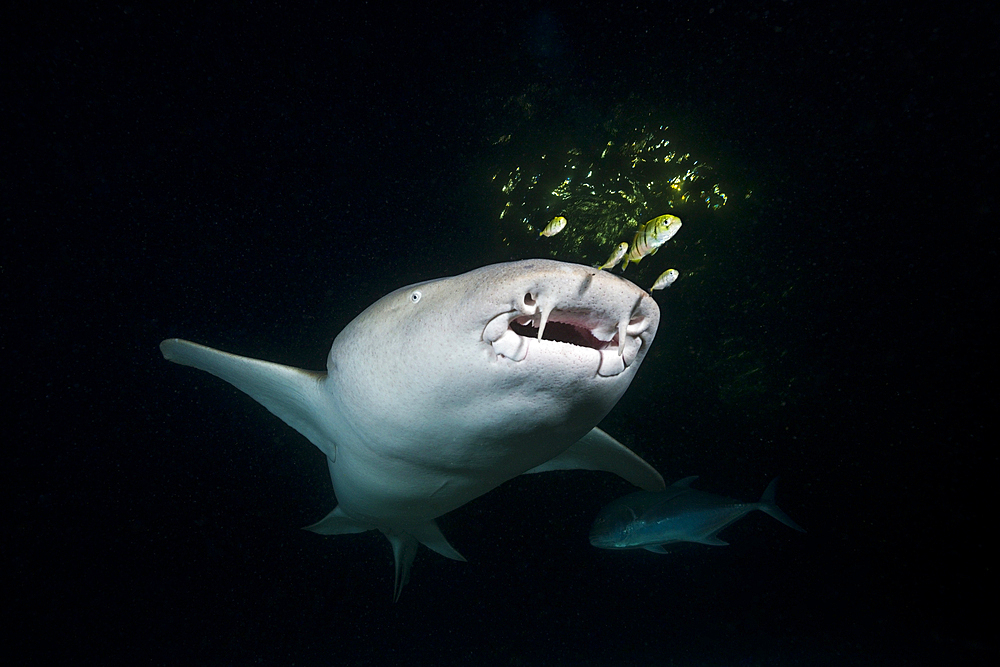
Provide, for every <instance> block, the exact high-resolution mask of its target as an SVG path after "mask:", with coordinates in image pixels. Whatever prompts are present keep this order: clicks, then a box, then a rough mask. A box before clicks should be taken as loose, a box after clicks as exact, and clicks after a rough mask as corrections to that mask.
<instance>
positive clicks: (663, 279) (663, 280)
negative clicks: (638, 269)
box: [649, 269, 681, 294]
mask: <svg viewBox="0 0 1000 667" xmlns="http://www.w3.org/2000/svg"><path fill="white" fill-rule="evenodd" d="M680 275H681V273H680V271H678V270H677V269H667V270H666V271H664V272H663V273H661V274H660V277H659V278H657V279H656V282H655V283H653V286H652V287H650V288H649V293H650V294H652V293H653V291H654V290H658V289H663V288H664V287H670V286H671V285H673V284H674V281H675V280H677V278H679V277H680Z"/></svg>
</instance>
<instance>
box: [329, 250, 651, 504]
mask: <svg viewBox="0 0 1000 667" xmlns="http://www.w3.org/2000/svg"><path fill="white" fill-rule="evenodd" d="M658 323H659V308H658V307H657V305H656V302H655V301H654V300H653V299H652V298H650V296H649V295H648V294H647V293H646V292H645V291H643V290H642V289H640V288H638V287H636V286H635V285H633V284H632V283H631V282H629V281H627V280H624V279H623V278H620V277H618V276H615V275H613V274H610V273H607V272H605V271H598V270H596V269H593V268H591V267H587V266H580V265H574V264H566V263H563V262H557V261H553V260H542V259H535V260H525V261H520V262H510V263H506V264H496V265H492V266H486V267H483V268H480V269H477V270H474V271H471V272H469V273H466V274H463V275H460V276H455V277H451V278H443V279H440V280H431V281H427V282H423V283H418V284H415V285H410V286H408V287H404V288H402V289H399V290H396V291H395V292H392V293H390V294H388V295H387V296H385V297H384V298H382V299H380V300H379V301H377V302H376V303H375V304H373V305H372V306H371V307H369V308H368V309H367V310H365V311H364V312H363V313H362V314H361V315H359V316H358V317H357V318H356V319H355V320H354V321H353V322H351V323H350V324H349V325H348V326H347V327H346V328H345V329H344V330H343V331H342V332H341V334H340V335H339V336H338V337H337V339H336V340H335V341H334V344H333V347H332V349H331V350H330V356H329V360H328V373H329V382H330V383H331V385H337V386H338V387H339V388H338V389H335V390H334V391H333V393H334V394H336V395H337V396H339V397H340V401H341V402H342V410H343V413H344V415H345V417H346V419H347V421H349V422H350V423H352V424H354V425H355V426H354V429H353V430H354V431H355V432H356V433H371V434H372V437H373V438H375V437H378V438H380V439H381V441H382V444H381V445H380V446H379V450H380V451H381V452H385V451H386V445H385V439H384V438H383V437H382V435H381V434H383V433H385V432H391V433H393V434H394V436H393V443H392V445H391V447H392V448H393V450H394V451H396V453H397V454H398V455H399V456H401V457H404V458H407V459H408V460H411V461H412V460H413V459H414V458H424V456H423V452H425V451H426V450H427V448H428V446H429V445H431V444H432V443H433V447H434V452H435V453H434V456H433V461H427V462H426V465H432V466H438V465H440V461H441V460H442V457H443V458H444V460H448V461H451V462H454V464H455V466H454V467H455V468H457V469H460V470H462V471H463V472H462V473H461V475H460V476H463V475H469V476H471V477H472V478H474V479H469V480H468V481H469V484H470V487H472V488H470V491H471V490H472V489H473V488H475V487H479V486H481V485H482V484H485V483H488V484H491V485H493V486H495V485H496V484H499V483H500V482H502V481H504V480H506V479H510V478H511V477H514V476H516V475H519V474H521V473H523V472H524V471H525V470H528V469H530V468H532V467H534V466H536V465H539V464H541V463H543V462H545V461H547V460H549V459H551V458H552V457H553V456H554V455H556V454H558V453H559V452H561V451H563V450H565V449H566V448H567V447H568V446H569V445H570V444H572V443H573V442H575V441H576V440H578V439H579V438H580V437H582V436H583V435H584V434H586V433H587V432H588V431H589V430H590V429H591V428H593V427H594V426H595V425H596V424H597V422H598V421H600V420H601V419H602V418H603V417H604V416H605V415H606V414H607V413H608V411H610V410H611V408H612V407H613V406H614V405H615V403H616V402H617V401H618V399H619V398H621V396H622V394H623V393H624V392H625V390H626V389H627V388H628V386H629V383H630V382H631V381H632V378H633V377H634V376H635V372H636V370H637V369H638V367H639V365H640V363H641V362H642V360H643V358H644V356H645V355H646V352H647V351H648V349H649V346H650V343H651V342H652V340H653V337H654V336H655V334H656V329H657V325H658ZM370 418H374V419H376V420H377V421H376V422H375V423H367V420H368V419H370ZM376 433H378V436H376ZM373 446H374V445H370V446H369V448H370V447H373ZM512 454H513V455H512ZM457 483H458V482H457V480H456V479H454V478H453V479H452V481H451V485H452V486H455V485H456V484H457ZM476 495H478V494H476ZM464 496H465V494H456V496H455V498H454V499H453V500H452V501H450V502H447V503H444V504H442V505H441V507H440V512H439V513H443V512H445V511H448V510H450V509H453V508H454V507H457V506H458V505H461V504H463V503H465V502H467V501H468V500H470V499H471V498H469V497H464ZM437 497H438V498H439V499H440V500H442V501H443V500H444V496H443V494H438V495H437ZM358 509H359V511H360V509H361V508H358ZM435 511H437V510H435Z"/></svg>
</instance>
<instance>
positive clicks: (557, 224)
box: [538, 215, 566, 236]
mask: <svg viewBox="0 0 1000 667" xmlns="http://www.w3.org/2000/svg"><path fill="white" fill-rule="evenodd" d="M565 227H566V218H564V217H562V216H561V215H557V216H556V217H554V218H552V221H551V222H550V223H549V224H547V225H545V229H543V230H542V231H540V232H538V235H539V236H555V235H556V234H558V233H559V232H561V231H562V230H563V229H564V228H565Z"/></svg>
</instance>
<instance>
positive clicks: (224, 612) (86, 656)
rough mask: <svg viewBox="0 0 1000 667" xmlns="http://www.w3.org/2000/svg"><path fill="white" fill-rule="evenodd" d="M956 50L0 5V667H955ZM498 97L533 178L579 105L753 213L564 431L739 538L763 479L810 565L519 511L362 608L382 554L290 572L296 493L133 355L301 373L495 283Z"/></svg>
mask: <svg viewBox="0 0 1000 667" xmlns="http://www.w3.org/2000/svg"><path fill="white" fill-rule="evenodd" d="M338 4H339V3H338ZM814 5H815V6H814ZM988 6H989V5H988V3H968V4H959V5H955V6H953V7H948V8H942V7H934V8H933V9H932V8H927V9H915V8H908V7H891V6H889V5H884V4H879V5H877V6H875V5H874V4H873V3H861V2H857V3H854V2H836V3H827V5H826V6H824V7H819V6H818V3H798V2H765V3H753V5H752V6H750V5H748V4H743V3H727V2H719V3H697V2H686V3H685V2H679V3H659V4H656V5H653V4H649V5H647V4H643V5H640V6H635V5H633V4H629V5H619V4H614V3H611V4H598V3H594V4H580V5H573V6H570V5H555V4H550V5H540V4H536V3H511V4H509V5H504V6H498V5H493V4H491V5H484V6H476V5H474V4H466V5H463V6H461V7H460V8H456V9H446V8H444V6H438V7H437V8H435V9H424V8H414V7H410V8H400V7H395V8H378V7H372V6H368V5H365V4H363V3H354V4H352V5H350V6H349V7H348V6H344V7H339V6H336V5H335V3H317V4H284V5H271V4H252V5H246V6H244V5H243V4H240V3H227V4H221V3H220V4H205V3H171V4H170V5H169V6H166V5H164V6H162V7H156V6H148V5H140V4H100V3H98V4H94V5H91V6H88V7H86V8H84V7H82V6H81V7H78V8H76V9H66V8H63V9H56V8H54V7H51V6H50V7H40V6H37V5H35V4H34V3H14V7H13V9H11V8H10V7H8V8H7V9H6V10H4V12H3V15H2V17H0V18H2V22H0V26H2V27H0V34H2V35H3V38H2V40H0V58H2V60H0V85H2V89H0V93H2V97H0V112H2V120H3V125H2V133H0V156H2V164H0V177H2V182H0V188H2V190H0V193H2V197H0V214H2V218H3V222H4V231H3V236H2V239H3V240H2V248H0V276H2V280H3V290H2V295H0V298H2V306H3V313H4V318H3V325H2V336H3V342H2V347H3V352H4V358H5V360H6V361H5V366H6V368H7V372H6V373H5V376H6V380H7V381H6V382H5V387H6V388H5V394H6V400H5V402H6V403H7V405H8V414H9V415H10V416H9V417H8V418H7V420H6V428H5V432H6V437H5V438H4V440H5V442H6V447H5V451H6V453H7V460H6V464H5V465H4V469H5V471H7V472H9V479H8V482H7V488H9V489H11V491H12V494H11V495H12V498H11V505H10V507H11V511H10V515H11V516H12V517H13V520H12V521H11V526H10V530H9V531H8V534H7V537H6V538H5V539H4V545H5V546H4V549H3V552H4V555H5V559H7V560H8V561H9V565H8V566H7V567H6V568H5V570H6V573H7V577H6V579H7V580H8V582H9V584H10V586H11V588H12V593H13V595H12V599H13V602H12V603H8V604H7V605H6V611H7V614H8V620H7V622H6V623H5V625H6V629H7V631H8V632H9V633H10V636H11V638H12V641H11V642H10V644H9V647H10V651H11V652H12V653H13V654H15V655H18V654H19V655H20V656H22V657H20V658H19V659H18V661H19V662H22V663H42V662H45V663H50V662H51V661H52V660H54V659H64V660H67V661H72V662H73V663H75V664H79V663H88V662H90V663H97V664H247V663H251V662H257V663H264V664H300V665H301V664H376V663H380V664H396V663H399V662H401V661H403V660H406V661H408V662H418V663H424V662H426V663H428V664H431V663H433V664H497V665H530V664H544V665H549V664H578V665H582V664H587V665H590V664H593V665H604V664H663V665H702V664H706V665H711V664H735V665H757V664H802V665H818V664H831V665H834V664H852V665H853V664H859V665H861V664H864V665H868V664H891V665H895V664H944V663H951V664H958V663H963V664H993V663H994V662H995V661H996V659H997V657H998V656H997V644H996V639H995V630H996V628H995V626H996V623H995V615H994V614H992V612H991V611H988V610H989V609H990V608H991V607H990V605H992V604H993V600H994V599H995V597H996V569H995V552H996V550H995V548H990V547H988V546H987V543H988V541H990V540H992V534H993V533H994V532H995V527H996V521H995V518H994V516H995V508H996V501H995V496H994V494H993V493H992V489H993V485H994V484H995V480H996V472H997V465H996V454H995V445H996V429H995V427H994V426H993V423H994V420H995V418H996V414H997V410H998V407H1000V406H998V400H997V386H996V381H995V377H996V375H995V371H996V354H995V346H996V327H995V325H994V324H992V320H993V317H994V316H995V314H996V289H995V273H996V244H997V232H996V229H997V226H996V218H997V216H996V190H995V184H996V183H997V173H996V165H997V153H996V148H997V130H996V124H995V121H994V120H993V118H994V116H995V115H996V114H997V111H998V109H997V107H998V104H997V93H998V90H997V62H998V41H997V37H996V35H997V34H998V29H1000V20H998V13H997V11H996V10H994V9H992V8H989V9H988V8H987V7H988ZM529 91H530V93H531V94H534V95H539V96H541V97H543V98H544V99H545V100H547V103H546V106H545V112H544V113H542V114H540V117H539V118H537V119H535V120H534V121H533V122H537V123H539V124H541V126H543V127H546V128H556V129H555V130H554V131H556V132H562V133H565V134H566V135H567V136H569V137H573V138H576V137H584V136H587V132H588V129H590V128H593V127H594V126H595V125H596V124H598V123H600V122H601V119H603V118H606V117H607V113H608V110H609V109H611V108H612V107H614V106H615V105H622V104H625V105H628V104H636V105H642V106H644V107H645V108H654V109H656V110H657V112H658V113H660V114H662V117H663V118H664V119H666V120H665V122H669V124H670V125H671V126H672V127H674V128H677V129H678V131H679V132H681V133H682V134H684V135H686V137H687V138H688V141H689V142H690V145H691V146H694V147H695V148H696V149H697V150H699V151H701V152H702V153H703V154H706V155H710V156H712V159H713V161H714V162H715V163H717V165H718V166H719V170H720V172H721V173H724V174H727V175H728V177H729V178H730V180H731V182H732V183H734V184H736V185H737V186H738V188H743V189H752V190H753V191H754V194H753V196H752V197H751V198H750V199H747V200H744V201H737V200H738V199H739V198H738V197H736V198H734V201H733V203H732V205H731V206H729V207H728V209H727V210H726V211H725V212H724V213H723V214H722V215H721V217H720V218H719V220H720V222H719V223H718V224H719V229H720V230H721V229H722V227H723V225H725V226H726V228H727V229H729V230H730V231H728V232H726V233H723V232H722V231H717V232H716V233H715V234H714V235H712V234H709V233H708V232H707V231H706V232H705V238H706V239H707V240H706V243H707V244H709V247H710V248H711V251H712V252H713V253H715V254H714V256H715V257H716V258H717V264H718V265H719V266H721V267H725V268H726V272H725V273H720V274H719V276H718V278H717V280H716V281H715V282H714V283H712V282H702V283H697V284H696V283H695V282H693V281H692V282H691V283H690V284H689V285H690V286H688V287H686V286H685V285H684V281H683V280H681V281H679V282H678V284H677V285H676V286H675V287H673V288H671V289H670V290H668V292H669V294H663V295H658V297H657V298H658V301H659V302H660V303H661V307H662V308H663V311H664V318H665V319H664V325H663V326H662V327H661V330H660V333H659V334H658V336H657V340H656V343H655V344H654V348H653V353H651V354H650V356H649V357H648V358H647V360H646V362H645V364H644V366H643V368H642V370H641V371H640V372H639V374H638V377H637V379H636V381H635V382H634V383H633V385H632V388H631V389H630V391H629V393H628V394H626V397H625V398H624V399H623V400H622V402H621V403H620V404H619V406H618V407H617V408H616V409H615V411H613V412H612V414H611V416H609V418H608V419H607V420H606V422H605V423H604V425H603V426H604V427H605V428H606V430H608V431H609V432H611V433H612V434H613V435H615V436H616V437H618V438H620V439H621V440H622V441H623V442H626V443H627V444H629V445H630V446H633V447H634V448H635V449H636V450H637V451H639V452H640V453H641V454H642V455H643V456H644V457H645V458H647V460H649V461H650V462H651V463H653V464H654V465H656V466H657V467H658V468H659V469H660V470H661V471H662V472H663V474H664V476H665V477H666V478H667V479H668V480H674V479H677V478H680V477H683V476H686V475H691V474H698V475H701V476H702V477H701V480H700V481H699V486H700V487H701V488H704V489H706V490H709V491H713V492H717V493H722V494H725V495H731V496H734V497H737V498H741V499H746V500H751V499H754V498H756V497H757V496H758V494H759V493H760V492H761V490H762V489H763V487H764V486H765V485H766V483H767V481H768V480H769V479H770V478H771V477H773V476H776V475H779V474H780V475H781V476H782V483H781V486H780V488H779V503H780V504H781V506H782V507H783V508H784V509H785V510H786V511H787V512H788V513H789V514H790V515H791V516H792V517H793V518H795V519H796V520H797V521H798V522H799V523H801V524H802V525H803V526H805V527H806V528H807V530H808V533H806V534H805V535H800V534H797V533H793V532H792V531H789V530H787V529H786V528H784V527H783V526H781V525H780V524H777V523H776V522H774V521H773V520H771V519H769V518H768V517H766V516H764V515H762V514H755V515H751V516H748V517H747V518H746V519H744V520H743V521H742V522H740V523H739V524H736V525H735V526H733V527H732V528H730V529H728V531H727V532H726V533H725V534H724V535H723V537H724V538H725V539H728V540H729V541H730V542H731V546H729V547H725V548H721V547H720V548H710V547H703V548H696V547H692V548H691V549H689V550H687V551H685V552H681V553H678V554H672V555H670V556H657V555H654V554H651V553H648V552H645V551H637V552H605V551H598V550H596V549H593V548H591V547H590V546H589V544H587V541H586V534H587V529H588V526H589V524H590V521H591V520H592V518H593V516H594V515H595V513H596V512H597V510H598V509H599V508H600V507H601V506H602V505H603V504H605V503H606V502H608V501H610V500H611V499H613V498H615V497H617V496H619V495H622V494H624V493H626V492H628V491H629V490H630V489H629V488H628V486H627V485H626V484H624V483H623V482H621V481H620V480H617V479H610V478H607V477H606V476H601V475H598V474H595V473H582V472H581V473H553V474H550V475H544V476H543V475H539V476H531V477H529V478H524V479H518V480H514V481H512V482H511V483H509V484H507V485H505V486H504V487H501V488H500V489H497V490H496V491H494V492H492V493H490V494H487V495H485V496H483V497H482V498H480V499H477V500H476V501H474V502H473V503H470V504H469V505H467V506H465V507H463V508H461V509H459V510H457V511H455V512H453V513H452V514H450V515H448V516H445V517H443V518H442V520H441V522H440V523H441V525H442V528H443V530H444V532H445V534H446V535H448V537H449V539H450V540H451V542H452V543H453V544H454V545H455V546H456V548H458V549H459V550H460V551H461V552H463V554H464V555H465V556H466V557H467V558H468V560H469V562H468V563H457V562H452V561H448V560H446V559H443V558H440V557H439V556H437V555H436V554H433V553H431V552H429V551H427V550H426V549H422V550H421V552H420V554H419V555H418V558H417V561H416V563H415V565H414V570H413V576H412V580H411V583H410V584H409V586H408V587H407V588H406V590H405V592H404V593H403V596H402V598H401V600H400V601H399V602H398V603H396V604H393V603H392V602H391V592H392V589H391V576H392V569H391V554H390V551H389V549H388V547H387V544H386V543H385V541H384V540H383V539H382V538H381V537H380V536H377V535H376V534H373V533H372V534H366V535H354V536H342V537H337V538H320V537H318V536H316V535H313V534H311V533H306V532H304V531H301V530H299V529H298V527H299V526H303V525H307V524H309V523H312V522H314V521H316V520H318V519H319V518H320V517H322V516H323V515H325V513H326V512H327V511H329V509H331V508H332V506H333V496H332V493H331V490H330V486H329V480H328V478H327V474H326V467H325V465H324V462H323V459H322V456H321V455H320V454H319V453H318V452H317V451H315V449H314V448H312V447H310V446H309V445H308V443H306V442H305V441H304V440H303V439H302V438H301V437H299V436H298V435H296V434H295V433H293V432H292V431H291V430H290V429H288V428H286V427H285V426H284V425H282V424H281V423H279V422H278V421H277V420H275V419H274V418H273V417H271V416H270V415H269V414H268V413H266V412H265V411H264V410H263V409H261V408H259V407H258V406H256V405H255V404H254V403H253V402H252V401H250V400H249V399H248V398H246V397H245V396H243V395H241V394H239V393H238V392H236V391H235V390H232V389H231V388H229V387H227V386H225V385H223V384H222V383H220V382H217V381H215V380H214V379H213V378H211V377H209V376H207V375H204V374H196V373H194V372H193V371H189V370H187V369H180V368H178V367H174V366H172V365H170V364H167V363H166V362H164V361H163V360H162V358H161V357H160V354H159V351H158V349H157V344H158V343H159V341H160V340H162V339H163V338H167V337H170V336H182V337H184V338H188V339H191V340H195V341H199V342H204V343H207V344H210V345H213V346H215V347H220V348H222V349H227V350H231V351H234V352H238V353H241V354H245V355H249V356H254V357H260V358H266V359H269V360H273V361H278V362H282V363H288V364H292V365H297V366H301V367H307V368H314V369H319V368H322V367H323V365H324V360H325V354H326V351H327V350H328V348H329V344H330V342H331V341H332V339H333V337H334V336H335V335H336V333H337V332H338V331H339V330H340V329H341V328H342V327H343V326H344V325H345V324H346V323H347V322H349V321H350V320H351V319H352V318H353V317H354V316H355V315H356V314H357V313H358V312H360V311H361V310H362V309H363V308H364V307H366V306H367V305H368V304H370V303H372V302H373V301H374V300H376V299H377V298H378V297H380V296H382V295H383V294H385V293H387V292H389V291H391V290H392V289H394V288H396V287H398V286H400V285H403V284H406V283H408V282H414V281H416V280H423V279H428V278H433V277H438V276H443V275H452V274H456V273H459V272H462V271H465V270H468V269H471V268H474V267H477V266H481V265H483V264H486V263H489V262H492V261H502V260H507V259H515V258H520V257H514V256H512V253H511V251H510V249H509V248H508V247H506V246H504V245H503V244H501V243H499V242H497V239H496V235H495V230H494V227H495V219H496V217H495V216H496V210H495V208H493V206H494V205H495V203H496V202H495V201H493V199H491V198H494V197H495V195H496V192H495V187H494V185H493V184H492V183H491V181H490V178H491V176H492V174H493V173H495V171H497V169H498V168H499V167H501V166H502V165H503V164H504V160H509V159H510V156H505V155H504V154H502V153H501V152H499V151H498V149H497V147H496V146H494V145H493V140H494V139H495V138H496V137H497V136H499V135H500V134H502V133H504V132H505V131H507V130H508V129H509V127H511V126H512V123H513V124H514V125H516V123H514V121H513V120H512V114H513V113H514V112H512V111H511V105H510V103H509V102H510V100H512V99H514V98H516V97H517V96H519V95H524V94H525V93H526V92H529ZM524 122H525V119H524V118H523V117H518V118H517V123H522V124H523V123H524ZM524 148H525V150H532V149H534V147H532V146H526V147H524ZM732 230H736V231H732ZM685 231H686V232H688V233H689V234H690V236H691V238H690V239H689V240H692V241H693V239H694V236H695V229H692V227H688V228H687V229H686V230H685ZM682 240H683V236H681V237H678V242H681V241H682ZM566 259H573V258H566ZM678 268H680V269H681V271H682V277H683V275H684V268H685V267H683V266H679V267H678ZM649 270H652V269H649ZM638 275H643V274H638ZM652 277H653V275H650V276H649V278H650V279H651V278H652ZM740 331H743V333H742V334H741V336H742V337H741V340H743V341H745V342H746V341H748V344H752V348H753V349H757V350H764V351H765V352H762V354H764V355H765V356H766V357H767V358H771V359H776V360H779V361H775V362H774V363H773V364H772V372H773V373H774V374H775V375H776V376H778V377H781V378H785V380H788V381H787V382H783V383H778V384H781V387H782V399H781V400H780V401H778V400H776V399H775V400H771V399H769V397H768V396H767V395H764V396H761V395H759V394H753V395H749V396H743V395H741V393H740V392H739V391H738V390H732V391H728V392H727V391H724V390H723V389H720V387H722V385H723V384H725V383H726V382H727V381H729V380H731V378H729V377H728V376H727V375H726V373H727V368H726V367H725V364H723V363H721V362H720V361H719V359H718V358H717V357H718V356H719V355H720V354H722V352H723V348H724V346H723V344H722V343H720V342H718V341H719V340H721V339H723V338H725V339H726V340H729V338H728V336H729V334H732V332H740ZM728 370H731V369H728ZM766 393H767V392H765V394H766ZM723 399H724V400H723ZM8 599H11V598H10V597H9V598H8ZM983 605H985V607H984V606H983ZM983 609H986V610H987V611H983Z"/></svg>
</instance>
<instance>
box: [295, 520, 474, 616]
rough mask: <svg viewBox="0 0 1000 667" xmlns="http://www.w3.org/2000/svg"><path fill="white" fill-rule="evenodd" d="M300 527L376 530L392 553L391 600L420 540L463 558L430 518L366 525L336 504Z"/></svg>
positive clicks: (324, 532)
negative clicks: (393, 580)
mask: <svg viewBox="0 0 1000 667" xmlns="http://www.w3.org/2000/svg"><path fill="white" fill-rule="evenodd" d="M303 530H310V531H312V532H314V533H318V534H320V535H346V534H349V533H363V532H365V531H368V530H380V531H382V534H383V535H385V537H386V539H387V540H389V543H390V544H391V545H392V555H393V558H395V560H396V583H395V585H394V586H393V597H392V601H393V602H395V601H397V600H399V594H400V593H401V592H402V591H403V586H405V585H406V582H408V581H409V580H410V567H411V566H412V565H413V559H414V558H415V557H416V555H417V546H418V545H420V544H423V545H424V546H426V547H427V548H428V549H430V550H431V551H436V552H438V553H439V554H441V555H442V556H445V557H446V558H451V559H452V560H460V561H463V562H464V561H465V558H463V557H462V554H460V553H458V551H456V550H455V547H453V546H451V544H449V543H448V540H447V539H446V538H445V536H444V534H443V533H442V532H441V529H440V528H438V526H437V524H436V523H435V522H434V521H427V522H425V523H421V524H412V525H407V526H405V527H401V528H388V527H383V526H375V525H369V524H366V523H364V522H361V521H357V520H355V519H352V518H351V517H349V516H348V515H347V514H346V513H344V511H343V510H342V509H340V506H339V505H338V506H337V507H336V508H334V510H333V511H332V512H330V513H329V514H327V515H326V516H325V517H323V518H322V519H320V520H319V521H317V522H316V523H314V524H312V525H311V526H306V527H305V528H304V529H303Z"/></svg>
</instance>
